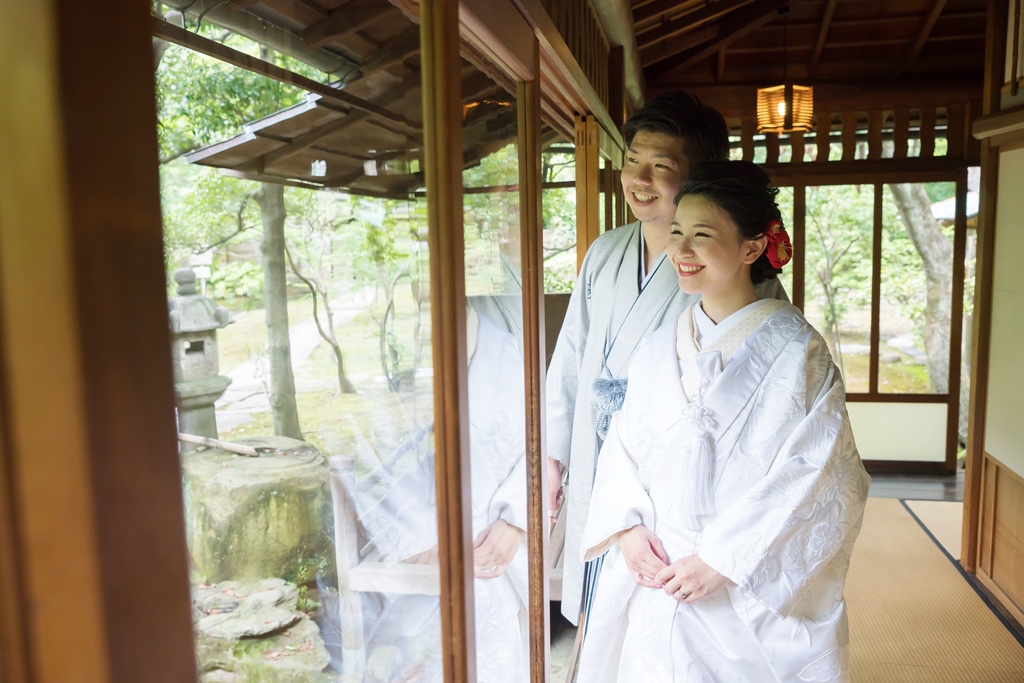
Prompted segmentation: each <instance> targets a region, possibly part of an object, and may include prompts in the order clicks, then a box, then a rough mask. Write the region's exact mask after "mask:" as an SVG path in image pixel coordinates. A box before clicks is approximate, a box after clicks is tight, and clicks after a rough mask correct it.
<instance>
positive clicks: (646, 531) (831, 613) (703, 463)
mask: <svg viewBox="0 0 1024 683" xmlns="http://www.w3.org/2000/svg"><path fill="white" fill-rule="evenodd" d="M777 194H778V190H777V189H776V188H774V187H772V184H771V181H770V179H769V178H768V176H767V175H766V174H765V173H764V171H762V170H761V169H760V168H758V167H757V166H756V165H754V164H752V163H749V162H743V161H717V162H707V163H704V164H701V165H698V166H696V167H695V168H694V169H693V170H692V171H691V173H690V176H689V178H688V180H687V181H686V182H685V183H684V185H683V188H682V190H681V191H680V193H679V195H678V197H677V198H676V203H677V210H676V214H675V220H674V221H673V223H672V238H671V239H672V241H671V242H670V244H669V247H668V254H669V257H670V258H671V261H672V263H673V265H674V266H675V269H676V274H677V275H678V277H679V287H680V288H681V289H682V290H683V291H684V292H686V293H690V294H698V293H699V294H700V295H701V301H700V302H699V303H697V304H694V305H692V306H691V307H690V308H688V309H687V310H686V311H684V312H683V313H682V315H681V316H680V317H679V319H678V320H675V321H672V322H671V323H668V324H666V325H664V326H663V327H661V328H659V329H658V330H656V331H655V332H653V333H652V334H651V335H650V336H649V337H648V338H647V340H646V342H645V344H644V346H643V347H642V348H641V349H640V350H639V351H638V352H637V355H636V357H635V358H634V360H633V362H632V364H631V366H630V370H629V382H628V387H627V390H626V398H625V402H624V404H623V407H622V409H621V411H619V412H618V413H616V414H615V417H614V418H613V420H612V424H611V428H610V430H609V434H608V439H607V440H606V442H605V444H604V446H603V449H602V452H601V456H600V458H599V461H598V462H599V464H598V466H597V472H596V474H595V483H594V496H593V504H592V505H591V508H590V514H589V518H588V520H587V526H586V531H585V533H584V539H583V548H584V551H583V555H584V559H585V560H591V559H594V558H596V557H599V556H600V555H602V554H604V553H608V556H607V557H606V558H605V563H604V570H603V573H602V575H601V579H600V582H599V583H598V586H597V590H596V595H595V598H594V605H593V608H592V612H591V617H590V621H589V624H588V627H587V628H588V631H587V634H586V637H585V639H584V641H583V651H582V655H581V661H580V669H579V676H578V680H579V681H580V683H593V682H605V681H608V682H611V681H647V682H652V683H657V682H660V681H664V682H666V683H675V682H677V681H702V682H703V681H715V682H719V681H721V682H725V681H729V682H733V681H737V682H739V681H787V682H788V681H833V680H839V681H848V680H849V650H848V645H849V637H848V630H847V617H846V605H845V602H844V600H843V585H844V582H845V578H846V572H847V569H848V567H849V564H850V554H851V552H852V550H853V544H854V540H855V539H856V537H857V533H858V531H859V529H860V524H861V519H862V515H863V510H864V502H865V499H866V496H867V490H868V483H869V478H868V476H867V474H866V473H865V471H864V468H863V466H862V464H861V461H860V456H859V455H858V453H857V449H856V446H855V444H854V440H853V434H852V432H851V429H850V422H849V419H848V417H847V414H846V399H845V390H844V387H843V381H842V377H841V376H840V374H839V371H838V369H837V368H836V366H835V365H834V363H833V362H832V358H831V356H830V355H829V351H828V348H827V346H826V345H825V342H824V340H823V339H822V338H821V336H820V335H819V334H818V333H817V332H816V331H815V330H814V328H813V327H811V325H810V324H809V323H808V322H807V320H806V319H805V318H804V317H803V315H801V313H800V311H799V310H798V309H797V308H795V307H793V306H792V305H789V304H788V303H786V302H783V301H777V300H773V299H761V298H760V297H759V296H758V294H757V292H756V291H755V288H754V287H755V285H757V284H758V283H760V282H763V281H764V280H766V279H770V278H774V277H776V275H777V274H779V273H780V272H781V269H782V267H783V266H784V265H785V264H786V263H787V262H788V261H789V259H790V258H791V256H792V246H791V244H790V241H789V237H788V235H787V234H786V231H785V229H784V228H783V224H782V219H781V215H780V213H779V208H778V205H777V204H776V201H775V200H776V196H777Z"/></svg>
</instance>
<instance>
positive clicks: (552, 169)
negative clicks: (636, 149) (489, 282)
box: [541, 139, 576, 294]
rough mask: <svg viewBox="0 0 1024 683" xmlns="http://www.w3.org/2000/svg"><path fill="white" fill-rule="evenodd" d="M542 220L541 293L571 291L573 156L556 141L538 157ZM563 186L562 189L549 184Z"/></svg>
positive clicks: (573, 272) (565, 145)
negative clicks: (542, 279) (542, 264)
mask: <svg viewBox="0 0 1024 683" xmlns="http://www.w3.org/2000/svg"><path fill="white" fill-rule="evenodd" d="M541 179H542V181H543V183H544V191H543V195H542V197H541V202H542V211H543V214H542V215H543V221H544V291H545V292H546V293H551V294H560V293H569V292H572V288H573V285H575V284H576V188H575V186H574V185H573V183H574V182H575V179H576V153H575V150H574V148H573V145H572V143H571V142H570V141H568V140H564V139H560V140H558V141H556V142H555V143H554V144H552V145H551V146H550V147H548V148H547V149H546V150H544V153H543V154H542V155H541ZM555 184H559V185H562V184H564V185H565V186H564V187H550V185H555Z"/></svg>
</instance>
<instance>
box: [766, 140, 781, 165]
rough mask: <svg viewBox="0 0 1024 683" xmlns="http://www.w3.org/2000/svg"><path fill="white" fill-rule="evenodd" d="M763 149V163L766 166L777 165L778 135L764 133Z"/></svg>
mask: <svg viewBox="0 0 1024 683" xmlns="http://www.w3.org/2000/svg"><path fill="white" fill-rule="evenodd" d="M764 148H765V158H764V163H765V164H768V165H774V164H777V163H779V134H778V133H765V134H764Z"/></svg>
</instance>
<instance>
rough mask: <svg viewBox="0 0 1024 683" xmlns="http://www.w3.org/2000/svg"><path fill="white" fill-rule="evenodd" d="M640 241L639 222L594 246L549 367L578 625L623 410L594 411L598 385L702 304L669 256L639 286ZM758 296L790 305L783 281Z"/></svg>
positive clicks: (565, 604) (567, 581) (566, 605)
mask: <svg viewBox="0 0 1024 683" xmlns="http://www.w3.org/2000/svg"><path fill="white" fill-rule="evenodd" d="M642 237H643V234H642V231H641V229H640V222H639V221H636V222H634V223H630V224H629V225H624V226H621V227H618V228H616V229H615V230H611V231H609V232H606V233H604V234H603V235H601V236H600V237H598V238H597V240H595V241H594V243H593V244H592V245H591V246H590V249H589V250H588V251H587V255H586V258H584V259H583V266H582V267H581V269H580V274H579V277H578V278H577V280H576V287H575V288H574V289H573V293H572V296H571V297H570V299H569V307H568V309H567V310H566V313H565V320H564V321H563V323H562V328H561V331H560V332H559V334H558V343H557V344H556V346H555V351H554V353H553V354H552V357H551V364H550V366H549V367H548V373H547V384H546V389H545V390H546V392H547V399H546V408H547V422H546V428H547V445H548V455H549V456H551V457H553V458H555V459H557V460H560V461H561V462H562V464H563V465H565V466H567V467H569V483H568V485H567V487H566V505H567V506H568V509H567V510H566V514H567V515H568V519H567V522H566V532H565V550H564V567H563V576H562V614H563V615H565V617H566V618H567V619H569V621H571V622H572V623H573V624H575V623H576V621H577V619H578V617H579V612H580V599H581V597H582V593H583V564H582V563H580V562H579V560H578V559H577V558H578V557H579V555H580V545H581V542H582V540H583V527H584V525H585V524H586V521H587V511H588V510H589V509H590V500H591V487H592V486H593V483H594V477H593V473H594V466H595V463H596V462H597V454H598V450H599V449H600V447H601V438H602V436H603V435H604V433H605V432H606V430H607V426H608V425H607V422H608V419H609V418H610V416H611V413H612V412H614V409H617V407H618V406H614V408H611V409H607V408H606V409H602V410H600V411H599V410H596V409H595V406H594V399H593V395H592V388H593V383H594V380H595V379H598V378H604V379H611V380H616V379H625V377H626V373H627V371H628V369H629V363H630V360H631V359H632V357H633V354H634V352H635V351H636V349H637V347H638V346H639V344H640V341H641V339H643V338H644V336H645V335H647V334H649V333H650V332H652V331H653V330H654V329H655V328H656V327H658V326H659V325H661V324H662V322H664V321H666V320H674V319H675V318H676V317H677V316H678V315H679V314H680V313H682V311H683V309H685V308H686V307H687V306H689V305H690V304H692V303H694V302H695V301H699V299H700V297H699V296H694V295H690V294H686V293H684V292H682V291H680V289H679V279H678V278H677V277H676V272H675V269H674V268H673V267H672V264H671V263H669V262H667V258H666V257H665V256H662V258H661V260H660V261H658V262H657V263H656V264H655V266H654V267H653V268H652V270H651V272H650V273H646V274H645V279H644V280H643V281H641V278H640V274H641V271H640V261H641V259H640V256H641V254H643V243H642ZM757 291H758V292H759V293H760V295H761V296H762V297H765V298H774V299H787V297H786V292H785V290H783V288H782V285H781V284H780V283H779V281H778V280H777V279H771V280H768V281H767V282H765V283H764V284H762V285H758V287H757ZM620 396H621V394H620ZM599 402H600V401H599Z"/></svg>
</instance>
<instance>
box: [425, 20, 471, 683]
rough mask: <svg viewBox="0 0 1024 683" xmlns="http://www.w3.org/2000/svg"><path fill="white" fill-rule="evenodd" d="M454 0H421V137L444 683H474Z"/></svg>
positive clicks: (458, 79) (457, 62) (462, 239)
mask: <svg viewBox="0 0 1024 683" xmlns="http://www.w3.org/2000/svg"><path fill="white" fill-rule="evenodd" d="M458 9H459V7H458V2H457V1H456V0H423V2H422V4H421V5H420V19H421V22H422V23H421V24H420V36H421V42H422V45H421V48H422V49H421V55H422V62H423V66H422V73H423V139H424V148H425V164H424V166H425V171H426V185H427V221H428V230H427V244H428V247H429V251H430V320H431V327H432V339H433V342H432V348H433V356H434V358H433V360H434V445H435V467H436V470H437V476H436V480H437V527H438V528H437V532H438V533H437V537H438V554H439V556H440V570H441V634H442V637H441V651H442V657H443V663H444V677H445V681H448V682H450V683H455V682H456V681H458V683H476V657H475V656H474V655H475V653H476V646H475V645H476V632H475V629H474V610H473V604H474V603H473V597H474V596H473V558H472V549H473V538H472V520H471V517H470V513H471V511H470V506H469V505H468V502H469V500H470V471H469V424H468V421H467V416H468V415H469V404H468V401H467V385H466V379H467V365H466V267H465V240H464V235H463V224H462V210H463V209H462V116H461V112H462V103H461V101H460V99H461V92H462V87H461V78H460V67H461V61H462V59H461V57H460V55H459V15H458Z"/></svg>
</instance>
